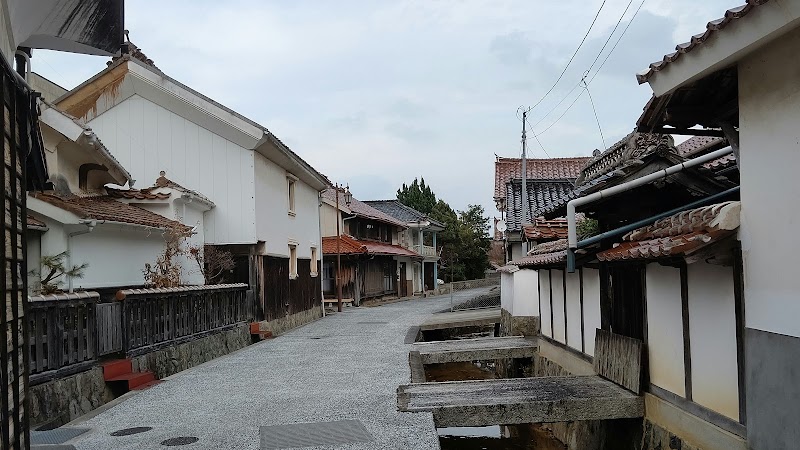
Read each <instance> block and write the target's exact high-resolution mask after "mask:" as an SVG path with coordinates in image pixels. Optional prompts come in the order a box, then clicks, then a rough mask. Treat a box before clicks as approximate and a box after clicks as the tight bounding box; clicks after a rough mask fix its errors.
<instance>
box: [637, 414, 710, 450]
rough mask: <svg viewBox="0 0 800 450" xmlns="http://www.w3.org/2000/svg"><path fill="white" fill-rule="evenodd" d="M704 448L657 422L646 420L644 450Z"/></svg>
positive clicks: (692, 449) (693, 449)
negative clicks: (696, 445) (692, 443)
mask: <svg viewBox="0 0 800 450" xmlns="http://www.w3.org/2000/svg"><path fill="white" fill-rule="evenodd" d="M670 449H676V450H702V449H701V448H700V447H695V446H693V445H691V444H689V443H688V442H686V441H683V440H682V439H681V438H680V437H679V436H676V435H675V434H672V433H670V432H669V431H667V430H666V429H664V428H662V427H660V426H658V425H657V424H655V423H653V422H650V421H649V420H647V419H645V420H644V436H643V437H642V450H670Z"/></svg>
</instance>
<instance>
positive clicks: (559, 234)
mask: <svg viewBox="0 0 800 450" xmlns="http://www.w3.org/2000/svg"><path fill="white" fill-rule="evenodd" d="M523 231H524V232H525V237H526V238H528V239H532V240H539V239H566V237H567V219H565V218H558V219H553V220H544V219H542V218H538V219H536V220H535V221H534V224H533V225H526V226H524V227H523Z"/></svg>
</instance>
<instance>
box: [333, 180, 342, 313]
mask: <svg viewBox="0 0 800 450" xmlns="http://www.w3.org/2000/svg"><path fill="white" fill-rule="evenodd" d="M334 189H336V299H337V300H338V302H337V311H338V312H342V276H341V272H342V255H341V252H342V233H341V231H340V229H339V217H340V212H339V185H338V184H337V185H336V186H335V187H334Z"/></svg>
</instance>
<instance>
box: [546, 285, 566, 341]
mask: <svg viewBox="0 0 800 450" xmlns="http://www.w3.org/2000/svg"><path fill="white" fill-rule="evenodd" d="M550 272H551V277H550V283H551V288H552V292H553V339H555V340H556V341H558V342H561V343H562V344H566V343H567V330H566V329H565V328H564V271H563V270H552V271H550Z"/></svg>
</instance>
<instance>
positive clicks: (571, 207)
mask: <svg viewBox="0 0 800 450" xmlns="http://www.w3.org/2000/svg"><path fill="white" fill-rule="evenodd" d="M732 152H733V149H732V148H731V147H725V148H723V149H720V150H716V151H713V152H711V153H707V154H705V155H703V156H698V157H697V158H694V159H690V160H689V161H684V162H682V163H680V164H676V165H674V166H671V167H667V168H666V169H662V170H659V171H657V172H653V173H651V174H649V175H646V176H643V177H641V178H637V179H635V180H631V181H628V182H627V183H622V184H619V185H617V186H612V187H610V188H606V189H603V190H600V191H598V192H594V193H592V194H589V195H587V196H585V197H579V198H575V199H572V200H570V201H569V202H568V203H567V228H568V235H567V271H568V272H570V273H572V272H575V250H577V249H578V248H579V247H578V231H577V222H576V219H575V212H576V209H577V207H578V206H583V205H587V204H589V203H594V202H596V201H598V200H601V199H604V198H609V197H612V196H614V195H617V194H620V193H623V192H627V191H630V190H632V189H634V188H637V187H640V186H644V185H646V184H650V183H651V182H653V181H656V180H660V179H662V178H666V177H668V176H670V175H673V174H676V173H678V172H681V171H683V170H684V169H688V168H691V167H695V166H699V165H700V164H704V163H707V162H709V161H713V160H715V159H717V158H720V157H723V156H726V155H728V154H730V153H732ZM582 243H583V242H582ZM584 245H586V244H584Z"/></svg>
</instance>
